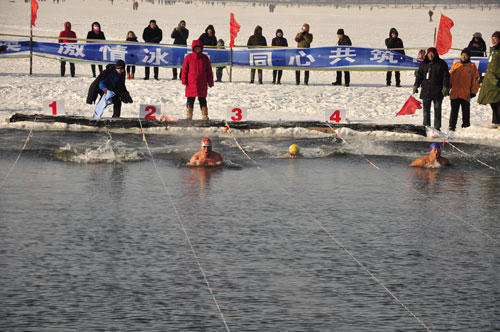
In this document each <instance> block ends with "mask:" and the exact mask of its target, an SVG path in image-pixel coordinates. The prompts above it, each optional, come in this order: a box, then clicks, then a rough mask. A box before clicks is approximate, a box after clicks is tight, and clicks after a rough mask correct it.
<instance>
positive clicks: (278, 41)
mask: <svg viewBox="0 0 500 332" xmlns="http://www.w3.org/2000/svg"><path fill="white" fill-rule="evenodd" d="M271 45H272V46H275V47H288V41H287V40H286V38H285V37H283V30H281V29H278V30H276V37H274V38H273V40H272V42H271ZM282 75H283V70H273V84H281V76H282ZM276 76H278V80H277V81H276Z"/></svg>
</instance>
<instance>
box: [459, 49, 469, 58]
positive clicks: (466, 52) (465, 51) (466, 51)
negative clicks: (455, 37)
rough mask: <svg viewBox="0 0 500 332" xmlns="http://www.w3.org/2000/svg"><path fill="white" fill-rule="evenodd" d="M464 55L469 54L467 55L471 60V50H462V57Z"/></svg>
mask: <svg viewBox="0 0 500 332" xmlns="http://www.w3.org/2000/svg"><path fill="white" fill-rule="evenodd" d="M462 53H465V54H467V55H468V56H469V58H470V56H471V55H470V50H469V49H468V48H464V49H463V50H462V52H460V55H462Z"/></svg>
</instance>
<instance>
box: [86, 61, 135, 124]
mask: <svg viewBox="0 0 500 332" xmlns="http://www.w3.org/2000/svg"><path fill="white" fill-rule="evenodd" d="M101 83H102V84H101ZM103 87H104V90H106V89H107V88H108V89H109V90H111V91H113V92H114V93H115V95H114V96H113V99H112V101H113V118H119V117H120V113H121V109H122V102H124V103H126V104H128V103H132V102H133V101H132V97H130V93H129V92H128V91H127V87H126V86H125V62H124V61H123V60H118V61H116V64H109V65H107V66H106V69H105V70H104V71H103V72H102V73H100V74H99V76H97V78H96V79H95V80H94V81H93V82H92V84H91V85H90V87H89V92H88V94H87V104H93V103H95V101H96V99H97V96H101V98H102V96H103V95H104V94H105V91H104V90H103V89H102V88H103Z"/></svg>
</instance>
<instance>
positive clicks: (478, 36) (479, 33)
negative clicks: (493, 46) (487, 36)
mask: <svg viewBox="0 0 500 332" xmlns="http://www.w3.org/2000/svg"><path fill="white" fill-rule="evenodd" d="M472 37H476V38H481V37H483V35H482V34H481V32H474V34H473V35H472Z"/></svg>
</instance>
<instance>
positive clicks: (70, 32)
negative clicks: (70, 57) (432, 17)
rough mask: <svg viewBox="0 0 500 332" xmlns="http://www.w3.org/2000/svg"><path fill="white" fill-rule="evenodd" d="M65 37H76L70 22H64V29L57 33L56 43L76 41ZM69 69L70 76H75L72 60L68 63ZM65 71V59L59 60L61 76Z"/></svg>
mask: <svg viewBox="0 0 500 332" xmlns="http://www.w3.org/2000/svg"><path fill="white" fill-rule="evenodd" d="M66 38H74V39H76V33H75V32H74V31H73V30H71V23H70V22H64V30H63V31H61V32H60V33H59V39H58V41H57V42H58V43H76V40H74V39H73V40H71V39H66ZM69 70H70V73H71V77H75V64H74V63H73V62H70V63H69ZM65 73H66V61H64V60H61V76H64V74H65Z"/></svg>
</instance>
